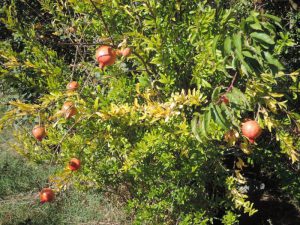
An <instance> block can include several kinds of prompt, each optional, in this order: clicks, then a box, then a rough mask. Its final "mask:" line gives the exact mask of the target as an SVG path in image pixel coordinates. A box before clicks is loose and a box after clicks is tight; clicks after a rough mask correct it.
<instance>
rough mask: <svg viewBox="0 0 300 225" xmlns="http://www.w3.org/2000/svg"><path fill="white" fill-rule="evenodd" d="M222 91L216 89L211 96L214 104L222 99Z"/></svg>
mask: <svg viewBox="0 0 300 225" xmlns="http://www.w3.org/2000/svg"><path fill="white" fill-rule="evenodd" d="M221 90H222V87H216V88H215V89H214V91H213V93H212V95H211V100H212V101H213V102H216V101H218V100H219V97H220V92H221Z"/></svg>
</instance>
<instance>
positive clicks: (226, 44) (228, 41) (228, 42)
mask: <svg viewBox="0 0 300 225" xmlns="http://www.w3.org/2000/svg"><path fill="white" fill-rule="evenodd" d="M224 51H225V53H226V54H227V55H229V54H230V53H231V38H230V36H227V37H226V39H225V41H224Z"/></svg>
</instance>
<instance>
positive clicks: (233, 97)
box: [226, 87, 250, 109]
mask: <svg viewBox="0 0 300 225" xmlns="http://www.w3.org/2000/svg"><path fill="white" fill-rule="evenodd" d="M226 97H227V98H228V99H229V102H230V103H232V104H235V105H237V106H239V108H243V109H249V108H250V104H249V102H248V100H247V98H246V96H245V94H244V93H243V92H241V91H240V90H239V89H238V88H235V87H233V88H232V89H231V91H230V92H228V93H227V94H226Z"/></svg>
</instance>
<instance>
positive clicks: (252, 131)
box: [242, 120, 262, 143]
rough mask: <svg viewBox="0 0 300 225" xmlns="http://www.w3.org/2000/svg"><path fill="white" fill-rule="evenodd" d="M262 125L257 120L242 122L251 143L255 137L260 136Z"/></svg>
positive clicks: (245, 134) (244, 131) (244, 132)
mask: <svg viewBox="0 0 300 225" xmlns="http://www.w3.org/2000/svg"><path fill="white" fill-rule="evenodd" d="M261 132H262V129H261V127H260V126H259V124H258V123H257V122H256V121H255V120H248V121H246V122H245V123H243V124H242V133H243V135H244V136H245V137H247V138H248V139H249V141H250V143H254V141H255V139H256V138H258V137H259V136H260V134H261Z"/></svg>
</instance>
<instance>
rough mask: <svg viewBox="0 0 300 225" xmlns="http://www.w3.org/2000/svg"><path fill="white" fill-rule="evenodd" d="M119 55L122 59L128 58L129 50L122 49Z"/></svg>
mask: <svg viewBox="0 0 300 225" xmlns="http://www.w3.org/2000/svg"><path fill="white" fill-rule="evenodd" d="M121 54H122V55H123V56H124V57H128V56H130V54H131V49H130V48H124V49H123V50H121Z"/></svg>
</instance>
